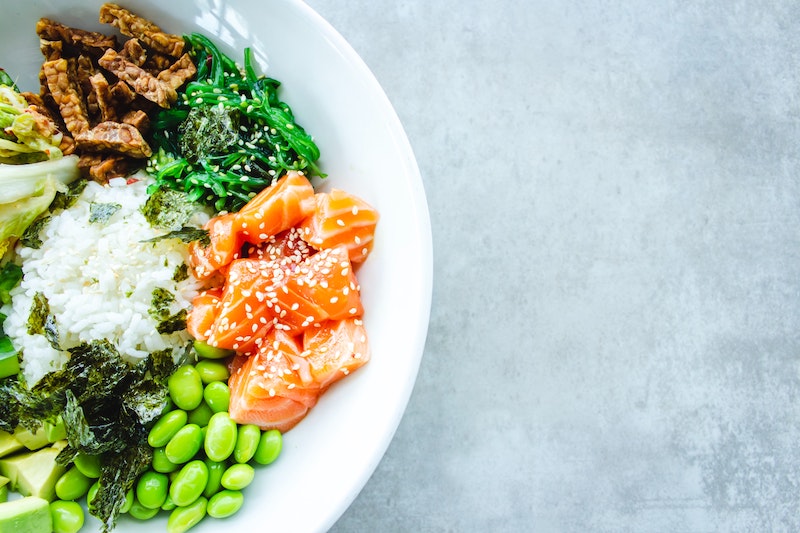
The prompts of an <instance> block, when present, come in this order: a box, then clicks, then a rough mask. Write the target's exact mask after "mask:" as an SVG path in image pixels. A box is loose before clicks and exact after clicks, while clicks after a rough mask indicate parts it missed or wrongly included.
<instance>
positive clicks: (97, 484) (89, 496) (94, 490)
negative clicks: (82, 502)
mask: <svg viewBox="0 0 800 533" xmlns="http://www.w3.org/2000/svg"><path fill="white" fill-rule="evenodd" d="M98 490H100V481H95V482H94V483H92V486H91V487H89V490H88V492H87V493H86V504H87V505H88V506H89V508H90V509H91V508H92V500H94V497H95V496H96V495H97V491H98Z"/></svg>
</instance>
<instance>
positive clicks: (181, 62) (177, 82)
mask: <svg viewBox="0 0 800 533" xmlns="http://www.w3.org/2000/svg"><path fill="white" fill-rule="evenodd" d="M196 73H197V68H196V67H195V66H194V62H193V61H192V58H191V57H189V54H183V55H182V56H181V57H180V59H178V60H177V61H175V63H173V64H172V65H170V67H169V68H168V69H166V70H162V71H161V72H159V73H158V76H157V77H158V79H159V80H161V81H163V82H164V83H166V84H167V85H168V86H169V87H171V88H172V89H177V88H178V87H180V86H181V85H183V84H184V83H186V81H187V80H189V79H190V78H191V77H192V76H194V75H195V74H196Z"/></svg>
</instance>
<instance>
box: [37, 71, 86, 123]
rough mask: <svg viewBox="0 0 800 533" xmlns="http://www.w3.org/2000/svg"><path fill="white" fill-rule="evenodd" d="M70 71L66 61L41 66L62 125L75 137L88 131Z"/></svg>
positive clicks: (82, 105)
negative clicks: (61, 119) (62, 122)
mask: <svg viewBox="0 0 800 533" xmlns="http://www.w3.org/2000/svg"><path fill="white" fill-rule="evenodd" d="M71 70H73V69H71V68H70V64H69V62H68V61H67V60H66V59H56V60H53V61H45V62H44V63H43V64H42V72H43V73H44V76H45V80H46V81H47V88H48V90H49V93H50V95H51V96H52V97H53V100H54V101H55V103H56V105H57V106H58V109H59V111H60V112H61V117H62V118H63V119H64V125H65V126H66V127H67V131H69V132H70V133H71V134H72V136H73V137H77V136H78V135H80V134H82V133H84V132H86V131H88V130H89V118H88V117H87V115H86V108H85V107H84V104H83V99H82V98H81V94H80V92H79V88H78V87H77V85H76V83H75V79H74V72H70V71H71Z"/></svg>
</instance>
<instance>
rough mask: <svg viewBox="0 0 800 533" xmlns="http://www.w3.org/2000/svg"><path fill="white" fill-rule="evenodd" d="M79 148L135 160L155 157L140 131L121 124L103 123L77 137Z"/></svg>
mask: <svg viewBox="0 0 800 533" xmlns="http://www.w3.org/2000/svg"><path fill="white" fill-rule="evenodd" d="M75 142H77V143H78V148H81V149H85V150H88V151H90V152H99V151H111V152H117V153H120V154H126V155H129V156H131V157H135V158H145V157H150V156H151V155H153V151H152V149H151V148H150V145H149V144H147V141H145V140H144V137H142V134H141V132H140V131H139V130H137V129H136V128H134V127H133V126H131V125H130V124H123V123H121V122H101V123H100V124H98V125H97V126H95V127H94V128H92V129H90V130H87V131H85V132H83V133H82V134H81V135H76V136H75Z"/></svg>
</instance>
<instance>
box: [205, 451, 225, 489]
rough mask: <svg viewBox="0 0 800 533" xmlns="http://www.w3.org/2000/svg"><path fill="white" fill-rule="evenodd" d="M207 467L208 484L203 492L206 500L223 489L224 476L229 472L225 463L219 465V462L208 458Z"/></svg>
mask: <svg viewBox="0 0 800 533" xmlns="http://www.w3.org/2000/svg"><path fill="white" fill-rule="evenodd" d="M205 462H206V467H208V482H207V483H206V488H205V490H204V491H203V496H205V497H206V498H210V497H211V496H213V495H214V494H216V493H217V492H219V489H220V488H222V484H221V483H220V481H222V474H224V473H225V470H227V468H228V467H227V466H226V465H225V463H218V462H217V461H212V460H211V459H208V458H206V461H205Z"/></svg>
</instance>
